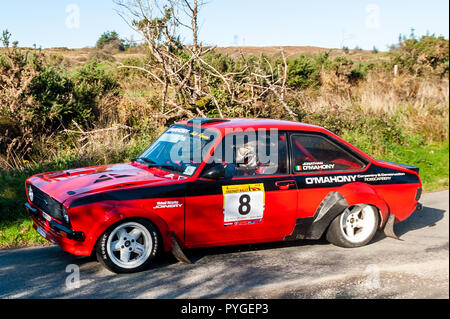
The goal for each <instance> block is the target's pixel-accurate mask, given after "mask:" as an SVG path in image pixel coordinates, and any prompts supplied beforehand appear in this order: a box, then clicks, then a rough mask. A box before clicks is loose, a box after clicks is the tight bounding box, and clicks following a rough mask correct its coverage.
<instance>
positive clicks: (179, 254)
mask: <svg viewBox="0 0 450 319" xmlns="http://www.w3.org/2000/svg"><path fill="white" fill-rule="evenodd" d="M172 254H173V256H174V257H175V258H176V259H178V260H179V261H181V262H182V263H186V264H190V263H191V261H190V260H189V259H188V258H187V257H186V255H185V254H184V253H183V251H182V250H181V247H180V245H179V244H178V241H177V240H176V238H175V236H174V234H173V233H172Z"/></svg>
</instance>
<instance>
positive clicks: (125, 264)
mask: <svg viewBox="0 0 450 319" xmlns="http://www.w3.org/2000/svg"><path fill="white" fill-rule="evenodd" d="M159 246H160V244H159V237H158V233H157V230H156V227H155V226H154V225H153V224H152V223H151V222H149V221H147V220H144V219H139V220H132V221H124V222H122V223H119V224H116V225H114V226H112V227H110V228H109V229H108V230H107V231H106V232H105V233H103V235H102V236H101V237H100V239H99V241H98V243H97V248H96V253H97V259H98V260H99V261H100V262H101V263H102V264H103V265H104V266H105V267H106V268H108V269H109V270H111V271H113V272H116V273H131V272H138V271H141V270H144V269H145V268H146V267H147V266H148V265H149V264H150V262H151V261H152V260H153V259H154V257H155V256H156V254H157V252H158V250H159Z"/></svg>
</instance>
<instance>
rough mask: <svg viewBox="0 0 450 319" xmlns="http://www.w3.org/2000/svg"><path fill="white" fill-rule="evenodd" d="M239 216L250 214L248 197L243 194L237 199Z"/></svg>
mask: <svg viewBox="0 0 450 319" xmlns="http://www.w3.org/2000/svg"><path fill="white" fill-rule="evenodd" d="M239 204H240V205H239V209H238V210H239V214H241V215H247V214H248V213H250V210H251V209H252V207H251V206H250V196H249V195H247V194H245V195H242V196H241V197H239Z"/></svg>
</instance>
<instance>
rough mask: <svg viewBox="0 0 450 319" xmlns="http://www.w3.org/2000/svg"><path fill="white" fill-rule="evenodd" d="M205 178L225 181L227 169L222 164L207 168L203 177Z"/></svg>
mask: <svg viewBox="0 0 450 319" xmlns="http://www.w3.org/2000/svg"><path fill="white" fill-rule="evenodd" d="M201 177H203V178H208V179H215V180H218V179H224V178H225V167H224V166H223V165H221V164H217V165H214V166H212V167H210V168H207V169H206V171H204V172H203V173H202V175H201Z"/></svg>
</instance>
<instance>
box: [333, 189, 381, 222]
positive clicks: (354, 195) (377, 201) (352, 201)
mask: <svg viewBox="0 0 450 319" xmlns="http://www.w3.org/2000/svg"><path fill="white" fill-rule="evenodd" d="M339 193H340V194H342V196H344V198H345V199H346V201H347V204H348V206H349V207H351V206H355V205H359V204H368V205H371V206H374V207H375V208H376V209H377V211H378V214H379V217H380V224H379V228H382V227H383V226H384V225H385V224H386V222H387V220H388V218H389V206H388V205H387V203H386V201H385V200H384V199H383V198H382V197H381V196H380V195H379V194H378V193H377V191H376V190H375V188H374V187H373V186H371V185H369V184H365V183H352V184H347V185H344V186H343V187H342V188H341V189H340V190H339Z"/></svg>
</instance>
